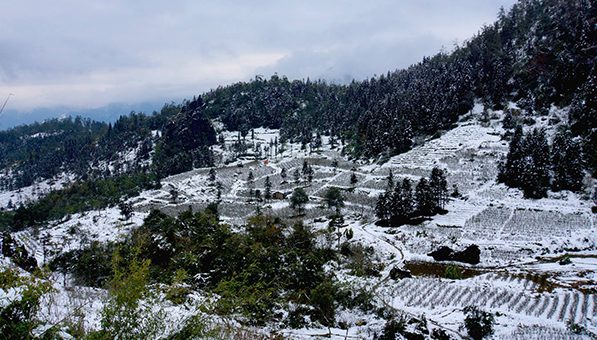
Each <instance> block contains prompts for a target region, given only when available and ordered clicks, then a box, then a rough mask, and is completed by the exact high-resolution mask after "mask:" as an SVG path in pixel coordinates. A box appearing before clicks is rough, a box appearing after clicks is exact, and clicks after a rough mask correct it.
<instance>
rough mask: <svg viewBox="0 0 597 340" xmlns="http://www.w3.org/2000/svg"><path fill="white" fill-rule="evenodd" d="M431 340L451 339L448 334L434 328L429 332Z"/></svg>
mask: <svg viewBox="0 0 597 340" xmlns="http://www.w3.org/2000/svg"><path fill="white" fill-rule="evenodd" d="M431 339H434V340H450V339H452V338H451V337H450V336H449V335H448V333H447V332H446V331H445V330H443V329H440V328H436V329H434V330H433V331H432V332H431Z"/></svg>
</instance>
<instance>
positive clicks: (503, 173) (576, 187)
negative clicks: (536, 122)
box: [498, 127, 584, 198]
mask: <svg viewBox="0 0 597 340" xmlns="http://www.w3.org/2000/svg"><path fill="white" fill-rule="evenodd" d="M499 170H500V171H499V174H498V181H500V182H503V183H504V184H506V185H508V186H510V187H515V188H520V189H522V190H523V192H524V196H525V197H526V198H542V197H546V196H547V190H548V189H549V188H550V186H551V188H552V189H553V190H555V191H557V190H571V191H576V192H578V191H580V190H581V189H582V185H583V177H584V163H583V152H582V147H581V145H580V141H579V140H578V139H573V138H572V135H571V134H570V132H569V131H568V130H567V129H566V128H561V129H560V131H559V132H558V133H557V134H556V136H555V138H554V141H553V145H552V148H551V150H550V147H549V144H548V143H547V138H546V136H545V132H544V131H543V130H540V129H533V130H532V131H530V132H529V133H527V134H526V135H524V136H523V134H522V129H521V128H520V127H518V128H517V129H516V131H515V132H514V135H513V136H512V141H511V142H510V150H509V151H508V155H507V158H506V162H505V163H504V164H502V165H500V169H499ZM551 170H553V174H554V178H553V181H551V183H550V178H551Z"/></svg>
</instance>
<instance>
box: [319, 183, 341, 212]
mask: <svg viewBox="0 0 597 340" xmlns="http://www.w3.org/2000/svg"><path fill="white" fill-rule="evenodd" d="M323 199H324V201H325V204H326V205H327V207H328V209H332V208H335V209H336V210H338V211H339V210H340V209H342V208H343V207H344V197H343V196H342V192H341V191H340V188H338V187H329V188H328V190H327V191H326V192H325V195H324V197H323Z"/></svg>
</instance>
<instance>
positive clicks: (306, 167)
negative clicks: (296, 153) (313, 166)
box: [302, 159, 309, 176]
mask: <svg viewBox="0 0 597 340" xmlns="http://www.w3.org/2000/svg"><path fill="white" fill-rule="evenodd" d="M302 173H303V176H306V175H307V174H308V173H309V163H308V162H307V160H306V159H305V160H304V161H303V170H302Z"/></svg>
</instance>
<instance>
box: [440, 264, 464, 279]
mask: <svg viewBox="0 0 597 340" xmlns="http://www.w3.org/2000/svg"><path fill="white" fill-rule="evenodd" d="M444 277H445V278H446V279H451V280H460V279H462V271H461V270H460V268H459V267H457V266H447V267H446V271H445V272H444Z"/></svg>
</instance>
